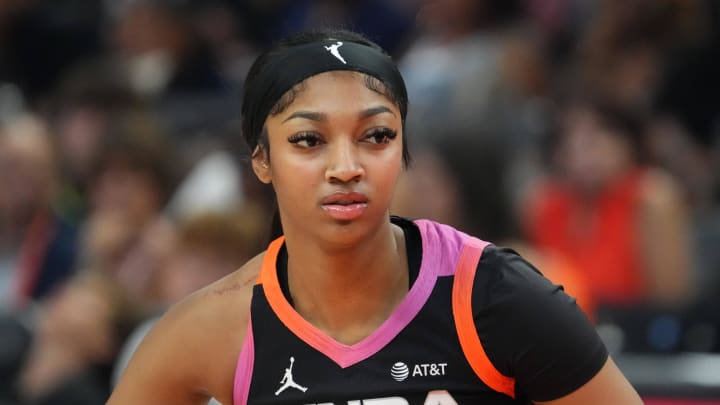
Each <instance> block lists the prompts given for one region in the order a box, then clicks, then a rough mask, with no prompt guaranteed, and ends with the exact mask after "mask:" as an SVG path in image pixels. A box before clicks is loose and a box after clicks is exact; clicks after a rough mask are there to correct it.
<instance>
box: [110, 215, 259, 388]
mask: <svg viewBox="0 0 720 405" xmlns="http://www.w3.org/2000/svg"><path fill="white" fill-rule="evenodd" d="M265 217H266V215H262V214H261V213H260V212H259V211H258V210H257V208H253V207H252V206H246V207H244V208H243V209H242V210H241V211H240V212H236V213H213V212H208V213H205V214H199V215H196V216H194V217H191V218H189V219H187V220H185V221H183V222H182V223H181V224H180V225H179V227H178V232H177V237H176V238H175V241H176V243H175V244H174V245H173V248H172V249H171V252H170V253H169V254H165V255H162V257H163V258H164V260H163V261H162V265H160V266H159V267H157V268H156V271H155V273H154V274H153V279H152V287H153V291H152V292H153V297H154V302H155V308H154V309H155V311H158V310H159V311H161V312H162V311H164V310H165V309H166V308H168V307H169V306H171V305H172V304H174V303H176V302H178V301H180V300H181V299H183V298H185V297H186V296H187V295H189V294H190V293H192V292H194V291H196V290H198V289H200V288H202V287H205V286H206V285H208V284H210V283H212V282H214V281H216V280H218V279H220V278H222V277H223V276H225V275H227V274H229V273H231V272H232V271H234V270H236V269H237V268H238V267H239V266H240V265H241V264H242V263H244V262H245V261H247V260H248V259H250V258H251V257H252V256H254V255H256V254H258V253H259V252H260V251H261V250H262V246H263V245H264V242H265V239H264V237H263V236H264V234H265V232H266V229H265V228H266V227H265V225H266V224H265V221H263V218H265ZM144 241H145V243H152V242H153V241H152V239H150V238H146V239H144ZM150 250H151V249H146V252H147V251H150ZM167 252H168V251H166V253H167ZM157 319H158V316H155V315H154V316H152V317H151V318H149V319H148V320H147V321H145V322H144V323H143V324H142V325H140V326H139V327H138V328H137V330H136V331H135V332H134V333H133V334H132V335H131V336H130V338H129V339H128V341H127V342H126V343H125V347H124V349H123V351H122V354H121V356H120V357H119V358H118V361H117V363H116V365H115V370H114V376H113V381H117V380H118V379H119V377H120V375H121V374H122V371H123V370H124V369H125V366H126V365H127V362H128V361H129V360H130V357H131V356H132V353H133V352H134V351H135V349H136V348H137V345H138V344H139V343H140V341H141V340H142V338H143V337H144V336H145V334H147V332H148V331H149V330H150V328H151V327H152V325H153V324H154V323H155V322H156V321H157Z"/></svg>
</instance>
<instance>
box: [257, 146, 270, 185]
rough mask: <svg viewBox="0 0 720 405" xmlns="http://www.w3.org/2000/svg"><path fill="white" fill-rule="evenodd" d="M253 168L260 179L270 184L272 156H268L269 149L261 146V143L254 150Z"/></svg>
mask: <svg viewBox="0 0 720 405" xmlns="http://www.w3.org/2000/svg"><path fill="white" fill-rule="evenodd" d="M252 168H253V171H254V172H255V175H256V176H257V178H258V180H260V181H261V182H263V183H265V184H270V183H271V182H272V174H271V171H270V156H268V153H267V150H266V149H265V148H262V147H260V145H258V146H256V147H255V150H254V151H253V154H252Z"/></svg>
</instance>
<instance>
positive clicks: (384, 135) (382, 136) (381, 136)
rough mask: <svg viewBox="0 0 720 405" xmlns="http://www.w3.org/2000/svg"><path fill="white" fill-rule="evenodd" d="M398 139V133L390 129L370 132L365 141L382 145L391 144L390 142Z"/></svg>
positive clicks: (378, 129) (364, 138) (377, 129)
mask: <svg viewBox="0 0 720 405" xmlns="http://www.w3.org/2000/svg"><path fill="white" fill-rule="evenodd" d="M396 137H397V131H394V130H392V129H390V128H375V129H372V130H370V132H369V133H368V134H366V135H365V136H364V137H363V140H371V142H372V141H373V140H374V141H375V142H372V143H374V144H377V145H382V144H387V143H390V141H392V140H393V139H395V138H396Z"/></svg>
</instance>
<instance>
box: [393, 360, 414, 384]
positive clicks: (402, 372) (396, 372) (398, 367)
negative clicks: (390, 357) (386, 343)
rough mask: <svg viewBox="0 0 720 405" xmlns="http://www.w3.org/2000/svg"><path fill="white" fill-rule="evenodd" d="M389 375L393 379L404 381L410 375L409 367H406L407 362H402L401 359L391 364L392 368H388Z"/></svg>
mask: <svg viewBox="0 0 720 405" xmlns="http://www.w3.org/2000/svg"><path fill="white" fill-rule="evenodd" d="M390 375H391V376H392V378H393V379H394V380H395V381H405V380H406V379H407V378H408V376H409V375H410V369H409V368H408V366H407V364H405V363H403V362H402V361H398V362H397V363H395V364H393V366H392V368H391V369H390Z"/></svg>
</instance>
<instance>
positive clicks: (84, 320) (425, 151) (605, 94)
mask: <svg viewBox="0 0 720 405" xmlns="http://www.w3.org/2000/svg"><path fill="white" fill-rule="evenodd" d="M427 3H430V4H427ZM320 26H343V27H347V28H351V29H354V30H357V31H360V32H362V33H364V34H366V35H367V36H369V37H370V38H371V39H373V40H375V41H377V42H378V43H379V44H381V45H382V46H383V47H384V48H386V49H387V50H388V51H389V52H390V53H391V54H392V56H393V57H394V58H395V60H396V61H397V62H398V64H399V66H400V69H401V72H402V73H403V75H404V77H405V79H406V81H407V86H408V91H409V96H410V110H409V111H410V112H409V117H408V121H407V127H406V131H407V139H408V141H409V144H410V150H411V152H412V154H413V162H412V165H411V168H410V169H409V170H408V171H407V172H406V173H405V174H404V177H403V178H402V179H401V182H400V184H399V188H398V191H397V194H396V196H395V201H394V202H393V213H396V214H401V215H406V216H409V217H428V218H432V219H436V220H439V221H443V222H446V223H449V224H452V225H454V226H456V227H458V228H459V229H461V230H465V231H467V232H470V233H473V234H475V235H477V236H479V237H481V238H483V239H486V240H489V241H493V242H494V243H496V244H499V245H507V246H512V247H513V248H515V249H516V250H517V251H519V252H520V253H522V254H523V255H524V256H525V257H527V258H528V259H529V260H531V261H532V262H533V263H534V264H536V265H537V267H538V268H539V269H540V270H541V271H542V272H543V273H544V274H545V275H546V276H547V277H549V278H550V279H552V280H553V281H555V282H556V283H558V284H562V285H563V286H564V287H565V289H566V290H567V291H568V292H569V293H570V294H571V295H573V296H575V297H577V299H578V303H579V305H580V306H581V307H582V308H583V310H585V311H586V313H587V314H588V316H589V317H590V318H591V319H592V320H593V322H595V324H596V325H597V328H598V331H599V332H600V334H601V336H602V337H603V339H604V341H605V343H606V344H607V346H608V348H609V349H610V351H611V353H612V354H613V355H614V356H615V358H616V361H617V363H618V364H619V366H620V368H621V369H622V370H623V371H624V372H625V374H626V375H627V377H628V378H629V379H630V381H631V382H632V383H633V384H634V385H635V387H636V388H637V389H638V391H639V392H640V393H641V394H642V396H643V397H644V398H645V400H646V402H647V403H648V404H655V405H659V404H668V405H669V404H710V403H714V404H718V403H720V83H719V81H720V79H719V76H720V2H717V1H714V0H605V1H601V0H435V1H432V2H428V1H423V0H325V1H309V0H235V1H233V0H205V1H199V0H197V1H193V0H157V1H155V0H152V1H150V0H104V1H103V0H63V1H57V0H0V404H2V405H10V404H13V405H19V404H30V403H32V404H54V405H62V404H101V403H104V400H105V399H106V398H107V396H108V393H109V391H110V390H111V387H112V384H113V382H114V381H115V379H116V378H117V373H119V372H120V371H121V370H122V364H124V363H123V362H124V361H125V357H126V356H127V353H128V352H129V350H128V349H127V347H128V346H132V343H128V337H129V336H135V339H137V336H141V331H142V328H143V325H147V323H144V322H143V321H144V320H146V319H153V318H154V317H155V316H157V314H160V313H162V311H163V309H165V308H167V307H168V306H169V305H171V304H173V303H174V302H176V301H177V300H179V299H180V298H181V297H183V296H185V295H186V294H188V293H189V292H190V291H193V290H195V289H197V288H200V287H202V286H203V285H205V284H207V283H209V282H211V281H213V280H215V279H217V278H219V277H222V276H223V275H224V274H227V273H228V272H230V271H233V270H234V269H236V268H237V267H238V266H239V265H240V264H241V263H243V262H244V261H245V260H246V259H248V258H249V257H251V256H253V255H254V254H256V253H257V252H259V251H261V250H262V249H263V246H264V245H265V243H266V242H267V238H268V231H269V225H270V218H269V211H271V209H272V204H273V203H272V195H271V194H270V192H269V190H267V189H266V188H264V187H261V186H260V184H259V183H258V182H257V181H256V180H255V179H254V177H253V175H252V173H251V172H250V171H249V170H248V166H247V158H248V153H247V150H246V148H245V147H244V145H243V143H242V141H241V137H240V134H239V111H240V94H241V91H242V88H243V78H244V76H245V74H246V72H247V69H248V67H249V63H250V62H251V61H252V60H253V58H254V57H255V56H256V55H257V53H258V51H259V50H262V49H264V48H266V47H267V46H268V44H269V43H271V42H272V41H273V40H275V39H277V38H280V37H282V36H285V35H287V34H289V33H292V32H295V31H299V30H302V29H306V28H312V27H320ZM138 330H140V332H137V331H138ZM133 331H135V333H134V334H133ZM131 339H132V338H131ZM125 344H127V345H128V346H126V348H125V349H123V345H125ZM130 351H131V350H130Z"/></svg>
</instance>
